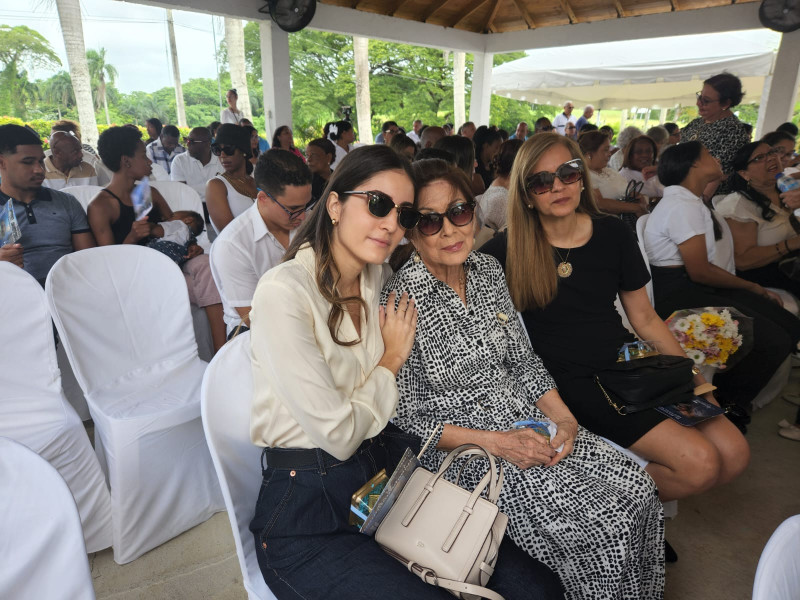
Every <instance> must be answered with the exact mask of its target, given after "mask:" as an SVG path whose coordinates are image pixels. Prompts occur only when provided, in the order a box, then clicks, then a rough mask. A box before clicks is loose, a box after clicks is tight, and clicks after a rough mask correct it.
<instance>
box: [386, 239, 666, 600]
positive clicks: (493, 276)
mask: <svg viewBox="0 0 800 600" xmlns="http://www.w3.org/2000/svg"><path fill="white" fill-rule="evenodd" d="M465 270H466V273H467V306H466V307H465V306H464V304H463V303H462V302H461V299H460V298H459V297H458V295H457V294H456V293H455V292H454V291H453V290H452V289H451V288H450V287H449V286H447V285H446V284H444V283H443V282H441V281H440V280H438V279H436V278H435V277H434V276H433V275H432V274H431V273H430V271H428V269H427V268H426V267H425V264H424V263H423V262H422V261H421V260H420V259H419V256H418V255H416V254H415V255H414V256H412V258H411V259H409V261H408V262H406V264H405V265H403V267H402V268H401V269H400V270H399V271H398V272H397V273H395V275H394V276H393V277H392V278H391V279H390V280H389V281H388V282H387V284H386V286H385V287H384V293H383V296H382V301H383V302H385V301H386V297H387V295H388V293H389V292H391V291H392V290H398V291H407V292H409V293H410V294H412V295H413V297H414V298H415V301H416V305H417V308H418V310H419V320H418V323H417V333H416V338H415V341H414V348H413V350H412V352H411V356H410V358H409V359H408V361H407V362H406V364H405V365H404V366H403V368H402V369H401V370H400V373H399V374H398V377H397V383H398V387H399V390H400V403H399V405H398V407H397V417H396V419H395V423H396V424H397V425H398V426H399V427H400V428H402V429H404V430H406V431H408V432H411V433H414V434H416V435H418V436H420V437H422V439H423V440H425V439H427V438H428V437H429V436H430V435H431V434H432V432H433V431H434V430H435V429H436V428H437V426H438V424H439V423H448V424H451V425H456V426H459V427H466V428H470V429H481V430H492V431H502V430H507V429H510V428H511V425H512V423H513V422H515V421H518V420H521V419H526V418H543V417H544V415H543V414H542V413H541V412H540V411H539V410H538V409H537V408H536V404H535V403H536V401H537V400H538V399H539V398H540V397H541V396H542V395H543V394H544V393H546V392H547V391H548V390H550V389H552V388H553V387H555V384H554V382H553V379H552V378H551V377H550V375H549V374H548V372H547V371H546V369H545V368H544V366H543V365H542V361H541V359H540V358H539V357H538V356H537V355H536V354H534V353H533V351H532V350H531V348H530V345H529V343H528V340H527V337H526V334H525V332H524V330H523V329H522V326H521V324H520V322H519V320H518V317H517V313H516V311H515V310H514V306H513V304H512V301H511V297H510V295H509V293H508V288H507V287H506V281H505V276H504V274H503V270H502V269H501V267H500V264H499V263H498V262H497V260H496V259H494V258H492V257H490V256H486V255H483V254H478V253H475V252H473V253H471V254H470V255H469V257H468V259H467V262H466V264H465ZM435 441H436V442H438V440H435ZM433 445H435V444H433ZM433 445H432V447H433ZM445 456H446V453H445V452H441V451H434V450H429V451H428V452H427V453H426V454H425V457H424V462H425V463H426V465H427V467H428V468H430V469H437V468H438V466H439V464H440V463H441V461H442V460H443V458H444V457H445ZM477 462H478V461H474V462H473V463H472V464H470V465H469V466H467V469H466V472H465V476H464V479H463V480H462V481H463V485H465V487H473V486H474V485H476V484H477V482H478V480H479V478H480V476H482V475H483V473H485V469H486V467H485V465H480V464H475V463H477ZM504 467H505V483H504V486H503V492H502V494H501V496H500V501H499V505H500V508H501V510H502V511H503V512H504V513H505V514H506V515H508V517H509V525H508V531H507V533H508V535H509V536H510V537H511V538H512V539H513V540H514V542H515V543H516V544H517V545H518V546H519V547H520V548H522V549H524V550H525V551H527V552H528V553H529V554H530V555H531V556H533V557H534V558H536V559H538V560H540V561H542V562H543V563H545V564H546V565H547V566H549V567H550V568H551V569H553V570H554V571H555V572H556V573H558V575H559V577H560V578H561V581H562V583H563V585H564V587H565V589H566V591H567V597H568V598H570V599H579V598H581V599H582V598H586V599H589V598H591V599H592V600H600V599H612V598H614V599H622V598H625V599H631V600H633V599H636V600H640V599H642V598H661V597H663V590H664V526H663V516H662V508H661V503H660V502H659V500H658V496H657V492H656V488H655V484H654V483H653V480H652V479H651V478H650V476H649V475H647V473H645V472H644V471H643V470H641V469H640V468H639V467H638V466H637V465H636V464H634V463H633V462H632V461H631V460H630V459H628V458H626V457H625V456H623V455H622V454H621V453H619V452H617V451H616V450H614V449H613V448H611V447H610V446H609V445H608V444H606V443H605V442H603V441H602V440H601V439H600V438H599V437H597V436H595V435H594V434H592V433H590V432H589V431H587V430H586V429H584V428H583V427H579V429H578V436H577V439H576V440H575V447H574V450H573V452H572V454H571V455H570V456H568V457H567V458H565V459H564V460H562V461H561V462H560V463H558V464H557V465H556V466H554V467H548V468H545V467H533V468H530V469H526V470H522V469H519V468H518V467H516V466H514V465H513V464H511V463H508V462H505V461H504Z"/></svg>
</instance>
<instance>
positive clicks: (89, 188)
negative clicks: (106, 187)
mask: <svg viewBox="0 0 800 600" xmlns="http://www.w3.org/2000/svg"><path fill="white" fill-rule="evenodd" d="M102 190H103V188H101V187H100V186H99V185H71V186H69V187H65V188H63V189H62V190H61V191H62V192H64V193H65V194H72V195H73V196H75V198H76V199H77V200H78V202H80V203H81V206H82V207H83V210H84V212H89V204H91V202H92V200H94V197H95V196H97V194H99V193H100V192H101V191H102Z"/></svg>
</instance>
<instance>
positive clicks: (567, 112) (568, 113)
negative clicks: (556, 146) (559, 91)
mask: <svg viewBox="0 0 800 600" xmlns="http://www.w3.org/2000/svg"><path fill="white" fill-rule="evenodd" d="M574 108H575V105H574V104H573V103H572V100H567V101H566V102H564V112H562V113H561V114H560V115H558V116H557V117H556V118H555V119H553V127H554V128H555V130H556V133H560V134H561V135H564V128H565V127H566V126H567V123H576V122H577V121H578V119H576V118H575V115H573V114H572V110H573V109H574Z"/></svg>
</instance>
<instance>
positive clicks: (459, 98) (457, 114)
mask: <svg viewBox="0 0 800 600" xmlns="http://www.w3.org/2000/svg"><path fill="white" fill-rule="evenodd" d="M465 59H466V55H465V54H464V53H463V52H454V53H453V122H454V125H455V127H456V130H457V129H458V128H459V127H461V125H462V123H464V122H465V121H466V120H467V109H466V106H465V105H464V64H465Z"/></svg>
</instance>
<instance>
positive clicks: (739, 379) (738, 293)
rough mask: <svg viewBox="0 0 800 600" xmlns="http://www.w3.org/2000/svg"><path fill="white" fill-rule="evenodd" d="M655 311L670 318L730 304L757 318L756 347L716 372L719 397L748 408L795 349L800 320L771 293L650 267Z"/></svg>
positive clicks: (754, 318) (754, 345)
mask: <svg viewBox="0 0 800 600" xmlns="http://www.w3.org/2000/svg"><path fill="white" fill-rule="evenodd" d="M651 270H652V273H653V293H654V296H655V304H656V312H657V313H658V315H659V316H660V317H661V318H662V319H666V318H667V317H669V316H670V315H671V314H672V313H673V312H675V311H676V310H683V309H686V308H701V307H705V306H732V307H734V308H736V309H737V310H738V311H740V312H741V313H742V314H745V315H747V316H748V317H751V318H752V319H753V348H752V350H751V351H750V353H749V354H748V355H747V356H746V357H745V358H743V359H742V361H741V362H739V363H738V364H737V365H735V366H734V367H733V368H732V369H731V370H730V371H720V372H718V373H717V374H716V375H715V376H714V385H716V386H717V388H719V390H718V393H719V396H720V399H721V400H724V401H729V402H734V403H736V404H737V405H738V406H741V407H742V408H744V409H745V410H750V402H751V401H752V400H753V398H755V397H756V396H757V395H758V393H759V392H760V391H761V389H762V388H763V387H764V386H765V385H766V384H767V382H768V381H769V380H770V378H771V377H772V376H773V375H774V374H775V371H776V370H777V369H778V367H779V366H780V365H781V363H783V361H784V360H786V357H787V356H789V354H790V353H791V352H794V350H795V348H796V346H797V342H798V341H799V340H800V319H798V318H797V317H795V316H794V315H793V314H792V313H790V312H789V311H787V310H785V309H783V308H781V307H780V306H778V305H777V304H775V303H774V302H772V301H771V300H769V299H768V298H764V297H762V296H759V295H757V294H754V293H752V292H748V291H745V290H734V289H722V288H711V287H707V286H704V285H699V284H697V283H694V282H693V281H691V280H690V279H689V276H688V274H687V273H686V270H685V269H683V268H671V267H652V269H651Z"/></svg>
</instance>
